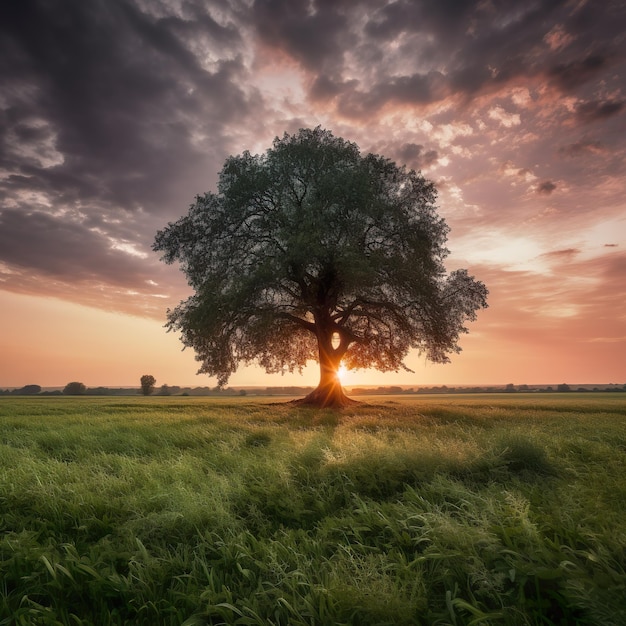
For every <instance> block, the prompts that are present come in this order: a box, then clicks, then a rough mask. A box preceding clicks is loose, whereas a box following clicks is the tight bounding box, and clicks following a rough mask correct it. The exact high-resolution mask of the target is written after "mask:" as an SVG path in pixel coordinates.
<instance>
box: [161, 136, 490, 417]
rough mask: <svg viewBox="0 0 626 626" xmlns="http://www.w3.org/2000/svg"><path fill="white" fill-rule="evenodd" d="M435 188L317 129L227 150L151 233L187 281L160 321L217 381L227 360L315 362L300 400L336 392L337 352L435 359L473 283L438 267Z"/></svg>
mask: <svg viewBox="0 0 626 626" xmlns="http://www.w3.org/2000/svg"><path fill="white" fill-rule="evenodd" d="M435 200H436V189H435V186H434V184H433V183H432V182H431V181H428V180H426V179H425V178H424V177H423V176H422V175H421V173H416V172H415V171H413V170H407V169H406V168H405V167H404V166H403V167H400V166H398V165H396V164H395V163H394V162H393V161H391V160H389V159H386V158H384V157H382V156H379V155H374V154H367V155H365V156H364V155H362V154H361V153H360V151H359V148H358V147H357V146H356V144H354V143H351V142H348V141H346V140H344V139H341V138H339V137H335V136H333V134H332V133H331V132H330V131H328V130H324V129H321V128H319V127H318V128H315V129H302V130H300V131H299V132H298V133H296V134H294V135H289V134H285V135H284V136H283V138H276V139H275V140H274V143H273V146H272V147H271V148H270V149H269V150H267V152H266V153H265V154H261V155H252V154H250V153H249V152H247V151H246V152H244V153H243V154H241V155H238V156H231V157H229V158H228V159H227V160H226V162H225V164H224V167H223V169H222V171H221V172H220V175H219V183H218V189H217V193H212V192H208V193H205V194H204V195H201V196H197V197H196V199H195V202H194V203H193V204H192V205H191V207H190V208H189V212H188V214H187V215H185V216H184V217H182V218H181V219H179V220H178V221H177V222H175V223H170V224H168V226H167V227H166V228H165V229H163V230H161V231H159V232H158V233H157V236H156V240H155V243H154V249H155V250H157V251H160V252H162V253H163V257H162V259H163V260H164V261H165V262H167V263H173V262H175V261H178V262H179V263H180V266H181V269H182V271H183V272H184V273H185V275H186V276H187V279H188V282H189V285H190V286H191V287H192V288H193V289H194V292H195V293H194V294H193V295H191V296H190V297H189V298H188V299H187V300H185V301H183V302H181V303H180V304H179V305H178V306H177V307H176V308H174V309H173V310H170V311H168V322H167V326H168V328H169V329H170V330H176V331H180V332H181V339H182V342H183V344H184V345H185V346H187V347H191V348H193V349H194V350H195V352H196V358H197V360H198V361H200V362H201V367H200V369H199V373H207V374H209V375H211V376H216V377H217V379H218V383H219V384H220V385H224V384H226V382H227V381H228V379H229V377H230V375H231V374H232V373H233V372H235V371H236V369H237V367H238V365H239V364H240V363H250V362H254V361H256V362H258V363H259V364H260V365H261V366H262V367H263V368H265V370H266V371H267V372H268V373H275V372H285V371H289V372H293V371H296V370H301V369H302V367H303V366H304V365H305V364H306V363H307V361H309V360H317V361H319V364H320V370H321V377H320V385H319V387H318V388H317V389H316V391H314V392H313V393H312V394H310V396H308V397H307V399H305V400H307V401H309V402H311V403H313V404H319V405H341V404H343V403H344V402H345V401H346V399H345V396H344V395H343V392H342V390H341V386H340V385H339V384H338V380H337V377H336V372H337V369H338V367H339V364H340V363H343V364H344V365H345V366H346V367H347V368H348V369H354V368H370V367H371V368H376V369H378V370H380V371H398V370H400V369H408V368H407V367H406V366H405V364H404V359H405V357H406V356H407V354H408V352H409V351H410V350H411V349H415V350H418V351H419V352H421V353H425V354H426V357H427V358H428V359H430V360H432V361H434V362H438V363H443V362H447V361H448V360H449V357H448V355H449V354H450V353H454V352H459V351H460V348H459V346H458V340H459V336H460V333H463V332H466V328H465V323H466V322H467V321H470V320H474V319H475V317H476V311H477V310H478V309H480V308H483V307H486V306H487V305H486V296H487V289H486V288H485V286H484V285H483V284H482V283H481V282H479V281H477V280H475V279H474V278H473V277H471V276H469V275H468V273H467V271H465V270H457V271H453V272H451V273H449V274H448V273H447V272H446V269H445V267H444V259H445V257H446V256H447V254H448V250H447V249H446V247H445V244H446V239H447V234H448V230H449V229H448V226H447V225H446V223H445V221H444V220H443V219H442V218H441V217H440V216H439V215H438V214H437V209H436V206H435Z"/></svg>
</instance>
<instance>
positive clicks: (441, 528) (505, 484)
mask: <svg viewBox="0 0 626 626" xmlns="http://www.w3.org/2000/svg"><path fill="white" fill-rule="evenodd" d="M0 531H1V535H0V624H11V625H13V624H18V625H19V624H24V625H26V624H37V625H43V624H63V625H65V624H75V625H81V624H83V625H87V624H93V625H98V626H108V625H121V624H128V625H130V624H133V625H146V626H148V625H150V626H155V625H160V624H163V625H165V624H167V625H177V626H179V625H180V624H183V623H184V624H187V625H195V624H198V625H199V624H259V625H260V624H280V625H287V624H288V625H290V626H297V625H303V624H309V625H313V624H320V625H323V624H359V625H370V624H394V625H398V624H407V625H408V624H424V625H426V624H440V625H443V624H453V625H457V626H458V625H462V624H514V625H517V624H519V625H525V624H529V625H531V624H533V625H534V624H538V625H539V624H542V625H549V624H568V625H571V624H597V625H602V626H611V625H614V626H618V625H623V624H626V592H625V590H626V396H625V395H624V394H617V393H614V394H591V393H590V394H576V395H573V394H558V395H557V394H555V395H548V394H541V395H531V394H527V395H521V394H508V395H504V394H503V395H497V394H490V395H484V396H476V395H472V396H469V395H468V396H462V395H455V396H447V397H446V396H420V397H400V396H398V397H390V396H385V397H378V398H373V397H368V398H367V403H365V402H364V403H362V404H361V405H358V406H356V407H352V408H350V409H347V410H344V411H343V412H341V413H338V412H335V411H315V410H312V409H304V408H298V407H294V406H290V405H285V404H283V405H280V404H279V405H277V404H271V403H270V402H269V401H268V402H263V401H262V400H255V401H251V400H250V399H246V398H229V399H216V398H215V399H214V398H211V399H209V398H181V397H169V398H163V397H158V398H157V397H150V398H143V397H137V398H65V397H63V398H37V397H31V398H26V397H24V398H8V397H7V398H1V399H0Z"/></svg>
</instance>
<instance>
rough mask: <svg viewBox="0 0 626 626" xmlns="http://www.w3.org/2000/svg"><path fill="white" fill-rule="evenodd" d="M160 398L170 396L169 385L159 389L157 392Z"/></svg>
mask: <svg viewBox="0 0 626 626" xmlns="http://www.w3.org/2000/svg"><path fill="white" fill-rule="evenodd" d="M159 395H160V396H171V395H172V392H171V390H170V388H169V385H161V389H160V390H159Z"/></svg>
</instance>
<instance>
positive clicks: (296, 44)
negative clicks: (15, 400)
mask: <svg viewBox="0 0 626 626" xmlns="http://www.w3.org/2000/svg"><path fill="white" fill-rule="evenodd" d="M625 70H626V3H624V2H623V1H622V0H605V1H603V2H594V1H592V0H528V1H526V2H519V1H517V0H396V1H384V0H301V1H300V0H221V1H217V0H216V1H205V0H90V1H89V2H85V1H84V0H20V2H3V3H1V4H0V86H1V88H0V388H6V387H14V386H16V387H19V386H23V385H26V384H39V385H41V386H44V387H45V386H63V385H65V384H66V383H68V382H70V381H75V380H77V381H81V382H83V383H85V384H86V385H87V386H99V385H105V386H133V385H136V386H138V385H139V378H140V377H141V375H143V374H152V375H153V376H154V377H155V378H156V379H157V386H159V385H161V384H164V383H166V384H169V385H191V386H205V385H208V386H214V385H215V384H216V381H215V379H211V378H209V377H207V376H206V375H197V374H196V371H197V369H198V365H199V364H198V363H197V362H196V361H195V360H194V355H193V353H192V352H191V351H190V350H185V351H181V348H182V344H181V343H180V341H179V339H178V338H177V336H176V335H175V334H173V333H167V332H166V331H165V329H164V327H163V326H164V324H165V321H166V317H165V316H166V310H167V308H168V307H170V308H171V307H174V306H175V305H176V304H178V302H179V301H181V300H183V299H185V298H186V297H187V296H188V295H190V291H189V288H188V287H187V284H186V281H185V279H184V276H183V274H182V273H181V272H180V270H179V269H178V268H177V267H176V266H167V265H165V264H164V263H162V262H161V261H160V260H159V256H158V254H157V253H155V252H153V251H152V249H151V245H152V242H153V240H154V236H155V233H156V231H157V230H159V229H161V228H163V227H164V226H165V225H166V224H167V223H168V222H172V221H175V220H177V219H178V218H179V217H180V216H182V215H183V214H185V213H186V212H187V210H188V208H189V205H190V204H191V203H192V202H193V200H194V198H195V196H196V195H197V194H202V193H204V192H206V191H214V190H215V183H216V180H217V174H218V172H219V171H220V169H221V167H222V165H223V163H224V161H225V159H226V158H227V157H228V156H229V155H232V154H240V153H241V152H243V151H244V150H249V151H250V152H252V153H262V152H264V151H265V150H266V149H267V148H269V147H270V146H271V144H272V141H273V139H274V138H275V137H276V136H282V135H283V133H285V132H288V133H294V132H296V131H297V130H298V129H300V128H310V127H315V126H318V125H321V126H322V127H323V128H327V129H330V130H332V132H333V133H334V134H335V135H337V136H340V137H343V138H344V139H346V140H349V141H353V142H355V143H357V144H358V145H359V147H360V149H361V151H362V152H363V153H368V152H373V153H376V154H381V155H384V156H386V157H388V158H391V159H393V160H395V161H396V162H397V163H398V164H406V165H407V166H408V167H409V168H413V169H415V170H421V171H422V173H423V174H424V176H425V177H426V178H428V179H430V180H433V181H435V183H436V185H437V189H438V192H439V196H438V201H437V204H438V206H439V213H440V215H441V216H442V217H444V218H445V220H446V221H447V223H448V225H449V226H450V228H451V232H450V234H449V238H448V248H449V249H450V255H449V257H448V258H447V260H446V265H447V268H448V269H449V270H453V269H457V268H467V269H468V270H469V272H470V274H472V275H474V276H475V277H476V278H477V279H479V280H481V281H483V282H484V283H485V284H486V285H487V287H488V289H489V291H490V295H489V308H488V309H487V310H485V311H482V312H480V313H479V317H478V320H477V321H476V322H473V323H471V324H470V325H469V331H470V332H469V334H467V335H464V336H463V337H462V339H461V344H460V345H461V347H462V350H463V351H462V352H461V353H460V354H458V355H452V356H451V359H452V360H451V363H449V364H446V365H433V364H429V363H427V362H426V361H425V360H424V358H423V357H420V356H419V355H417V354H415V353H411V354H410V355H409V356H408V357H407V360H406V363H407V365H408V366H409V367H410V368H411V369H413V370H414V373H408V372H401V373H397V374H394V373H389V374H380V373H378V372H375V371H369V370H368V371H361V372H356V373H352V372H350V373H349V374H348V375H347V376H346V379H345V383H346V384H348V385H349V384H368V385H390V384H402V385H413V386H423V385H434V384H447V385H480V384H508V383H513V384H535V383H561V382H567V383H570V384H572V383H611V382H613V383H624V382H626V356H624V355H625V353H626V350H625V348H626V307H625V306H624V303H625V302H626V158H625V157H626V132H625V131H626V124H625V120H626V95H625V91H626V71H625ZM317 378H318V373H317V367H316V365H315V364H312V366H311V367H310V368H307V369H306V370H305V372H304V373H303V374H302V375H298V374H295V375H285V376H282V377H281V376H279V375H273V376H269V375H266V374H265V373H264V372H263V371H262V370H260V369H258V368H256V367H254V366H249V367H242V368H241V369H240V371H238V372H237V373H236V374H235V375H234V376H233V377H232V378H231V381H230V385H231V386H237V385H261V386H265V385H311V384H316V382H317Z"/></svg>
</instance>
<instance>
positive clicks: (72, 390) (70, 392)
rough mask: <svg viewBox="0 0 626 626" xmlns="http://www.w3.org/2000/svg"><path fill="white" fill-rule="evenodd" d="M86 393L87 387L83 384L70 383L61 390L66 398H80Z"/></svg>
mask: <svg viewBox="0 0 626 626" xmlns="http://www.w3.org/2000/svg"><path fill="white" fill-rule="evenodd" d="M86 391H87V387H85V385H83V383H79V382H71V383H67V385H65V387H64V389H63V393H64V394H65V395H66V396H82V395H84V394H85V392H86Z"/></svg>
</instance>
